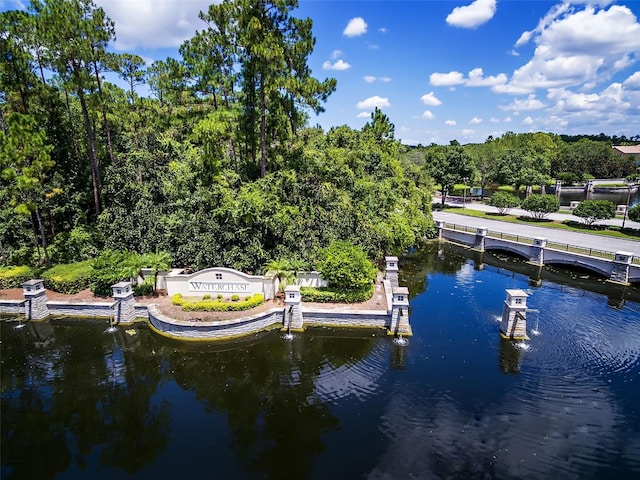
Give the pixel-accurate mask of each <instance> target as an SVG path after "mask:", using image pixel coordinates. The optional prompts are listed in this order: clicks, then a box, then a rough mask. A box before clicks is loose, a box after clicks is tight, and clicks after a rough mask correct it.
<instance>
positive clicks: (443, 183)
mask: <svg viewBox="0 0 640 480" xmlns="http://www.w3.org/2000/svg"><path fill="white" fill-rule="evenodd" d="M425 168H426V170H427V173H428V174H429V175H431V177H433V179H434V181H435V182H436V183H438V184H440V192H441V194H442V205H443V206H444V204H445V201H446V198H447V195H448V194H449V193H450V192H451V191H452V190H453V187H454V185H455V184H456V183H458V182H461V181H462V179H463V178H465V177H469V176H471V174H472V173H473V168H472V165H471V159H470V158H469V155H468V154H467V153H466V152H465V151H464V148H463V147H461V146H460V144H459V143H458V142H457V141H455V140H452V141H451V144H450V145H447V146H444V147H442V146H437V145H433V146H431V147H429V148H428V149H427V153H426V162H425Z"/></svg>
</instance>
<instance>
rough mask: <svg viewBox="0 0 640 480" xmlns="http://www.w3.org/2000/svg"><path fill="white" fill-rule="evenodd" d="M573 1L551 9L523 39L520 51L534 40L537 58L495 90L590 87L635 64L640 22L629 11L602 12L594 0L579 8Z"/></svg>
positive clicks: (621, 7)
mask: <svg viewBox="0 0 640 480" xmlns="http://www.w3.org/2000/svg"><path fill="white" fill-rule="evenodd" d="M570 3H571V2H565V3H563V4H561V5H558V6H556V7H554V8H552V9H551V10H550V11H549V13H548V14H547V15H546V16H545V17H544V18H543V19H542V20H541V21H540V23H539V24H538V26H537V27H536V28H535V29H534V30H532V31H529V32H524V33H523V34H522V35H521V36H520V38H519V39H518V41H517V42H516V47H518V46H521V45H524V44H526V43H528V42H530V41H531V40H533V41H534V42H535V44H536V48H535V52H534V54H533V57H532V58H531V59H530V60H529V61H528V62H527V63H526V64H525V65H523V66H522V67H520V68H518V69H517V70H516V71H515V72H514V73H513V75H512V77H511V80H510V81H509V82H508V83H507V84H506V85H498V86H496V87H494V89H493V90H494V91H495V92H497V93H512V94H513V93H515V94H522V93H526V92H527V93H528V92H534V91H535V90H536V89H538V88H547V89H548V88H567V87H575V86H585V88H588V87H589V86H590V87H591V88H592V87H593V86H594V85H597V84H599V83H602V82H603V81H607V80H610V79H611V77H612V76H613V75H614V74H615V73H617V72H619V71H621V70H623V69H625V68H627V67H629V66H630V65H631V64H632V63H633V62H634V61H636V58H637V55H638V52H639V51H640V23H638V19H637V18H636V16H635V15H634V13H633V12H632V11H631V10H630V9H629V8H628V7H626V6H624V5H610V6H609V7H608V8H598V7H597V6H596V5H594V4H593V2H591V4H590V5H586V6H585V7H583V8H582V9H578V7H576V6H571V5H570ZM596 3H598V4H600V5H606V4H608V3H609V2H596Z"/></svg>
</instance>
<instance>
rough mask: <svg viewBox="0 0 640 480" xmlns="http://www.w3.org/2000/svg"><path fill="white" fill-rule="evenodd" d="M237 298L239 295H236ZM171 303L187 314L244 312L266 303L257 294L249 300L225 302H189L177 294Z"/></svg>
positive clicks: (203, 300) (259, 294)
mask: <svg viewBox="0 0 640 480" xmlns="http://www.w3.org/2000/svg"><path fill="white" fill-rule="evenodd" d="M234 297H237V295H234ZM171 303H173V304H174V305H176V306H180V307H182V310H184V311H185V312H239V311H242V310H249V309H251V308H255V307H257V306H259V305H262V304H263V303H264V295H263V294H261V293H256V294H255V295H253V296H251V297H247V300H243V301H240V298H239V297H238V299H237V300H232V301H231V302H229V301H224V300H211V299H210V298H209V299H202V300H189V299H185V298H184V297H183V296H182V295H181V294H180V293H176V294H175V295H173V296H172V297H171Z"/></svg>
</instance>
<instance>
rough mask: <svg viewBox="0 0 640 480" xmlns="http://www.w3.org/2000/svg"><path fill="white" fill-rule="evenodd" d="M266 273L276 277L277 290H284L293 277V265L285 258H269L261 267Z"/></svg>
mask: <svg viewBox="0 0 640 480" xmlns="http://www.w3.org/2000/svg"><path fill="white" fill-rule="evenodd" d="M263 269H264V271H265V274H266V275H273V276H274V277H275V278H277V279H278V291H279V292H284V288H285V287H286V286H287V284H288V283H289V282H291V281H293V279H294V273H293V266H292V265H291V262H289V260H287V259H286V258H280V259H277V260H269V261H268V262H267V263H265V265H264V267H263Z"/></svg>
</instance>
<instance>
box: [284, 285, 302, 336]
mask: <svg viewBox="0 0 640 480" xmlns="http://www.w3.org/2000/svg"><path fill="white" fill-rule="evenodd" d="M301 303H302V295H301V294H300V285H288V286H287V287H286V288H285V289H284V329H285V330H302V328H303V325H304V320H303V318H302V307H301V305H300V304H301Z"/></svg>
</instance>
